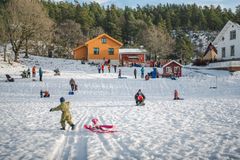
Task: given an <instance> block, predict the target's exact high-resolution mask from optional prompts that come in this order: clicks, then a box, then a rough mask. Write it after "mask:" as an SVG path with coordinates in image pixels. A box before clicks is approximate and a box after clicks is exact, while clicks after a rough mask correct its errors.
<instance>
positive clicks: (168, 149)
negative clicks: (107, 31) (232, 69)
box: [0, 56, 240, 160]
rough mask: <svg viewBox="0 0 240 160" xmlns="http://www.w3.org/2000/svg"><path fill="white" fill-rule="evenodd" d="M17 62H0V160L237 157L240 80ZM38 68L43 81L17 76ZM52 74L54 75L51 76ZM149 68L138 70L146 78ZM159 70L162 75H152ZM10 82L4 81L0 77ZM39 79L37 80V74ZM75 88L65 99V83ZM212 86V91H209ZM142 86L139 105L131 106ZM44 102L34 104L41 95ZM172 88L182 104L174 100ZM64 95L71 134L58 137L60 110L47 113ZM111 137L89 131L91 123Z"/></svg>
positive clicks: (203, 73) (216, 74) (202, 73)
mask: <svg viewBox="0 0 240 160" xmlns="http://www.w3.org/2000/svg"><path fill="white" fill-rule="evenodd" d="M20 60H21V64H13V65H12V66H11V65H8V64H6V63H4V62H3V61H2V57H1V59H0V79H1V80H0V101H1V103H0V116H1V117H2V120H1V122H0V125H1V129H0V135H1V136H0V141H1V145H0V152H1V155H0V157H1V159H81V160H82V159H90V160H91V159H92V160H94V159H130V160H131V159H143V160H145V159H240V132H239V130H240V120H239V117H240V108H239V106H240V100H239V95H240V85H239V80H240V74H239V73H235V74H234V75H231V74H229V73H228V72H227V71H214V70H203V69H199V70H195V69H184V70H183V75H184V76H183V77H181V78H179V79H177V80H176V81H174V80H170V79H166V78H160V79H150V80H149V81H145V80H143V79H140V68H137V71H138V75H137V76H138V78H137V79H134V76H133V69H134V68H127V67H122V68H121V70H122V75H123V76H125V77H127V78H126V79H118V78H117V76H118V73H113V69H112V70H111V73H107V69H105V72H106V73H104V74H102V73H101V74H99V73H97V67H96V66H89V65H88V64H81V63H80V61H73V60H64V59H54V58H44V57H36V56H31V57H30V59H23V58H21V59H20ZM33 65H36V66H37V68H39V67H42V68H43V71H44V74H43V82H40V81H32V80H31V79H21V78H20V76H19V75H20V73H21V71H22V70H24V69H27V68H28V67H30V68H31V67H32V66H33ZM56 68H59V70H60V72H61V76H54V72H53V70H54V69H56ZM151 70H152V68H145V73H146V72H150V71H151ZM158 70H159V71H160V72H162V69H161V68H160V69H158ZM7 73H8V74H10V75H12V77H14V78H15V82H13V83H10V82H5V81H4V79H5V74H7ZM37 78H38V76H37ZM70 78H74V79H75V81H76V83H77V84H78V87H79V90H78V91H77V92H75V95H68V91H69V90H70V86H69V80H70ZM210 87H217V89H209V88H210ZM139 88H141V89H142V91H143V93H144V94H145V96H146V105H145V106H142V107H139V106H138V107H137V106H135V101H134V94H135V93H136V92H137V90H138V89H139ZM41 89H43V90H49V92H50V94H51V97H50V98H40V95H39V92H40V90H41ZM174 89H177V90H178V91H179V93H180V97H183V98H184V100H183V101H173V100H172V99H173V91H174ZM62 96H64V97H65V99H66V100H67V101H70V103H71V113H72V116H73V121H74V123H75V124H76V130H75V131H71V130H70V129H68V130H67V131H60V130H59V128H60V123H59V120H60V116H61V113H60V112H49V110H50V108H52V107H55V106H57V105H58V104H59V98H60V97H62ZM94 117H96V118H98V119H99V120H100V123H102V124H114V125H115V126H116V127H117V130H118V132H116V133H108V134H97V133H92V132H90V131H88V130H86V129H84V128H83V125H84V124H90V123H91V119H92V118H94Z"/></svg>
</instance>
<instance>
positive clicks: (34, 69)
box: [32, 66, 36, 78]
mask: <svg viewBox="0 0 240 160" xmlns="http://www.w3.org/2000/svg"><path fill="white" fill-rule="evenodd" d="M35 76H36V66H33V67H32V77H33V78H35Z"/></svg>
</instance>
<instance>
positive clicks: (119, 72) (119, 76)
mask: <svg viewBox="0 0 240 160" xmlns="http://www.w3.org/2000/svg"><path fill="white" fill-rule="evenodd" d="M121 77H122V71H121V69H119V71H118V78H121Z"/></svg>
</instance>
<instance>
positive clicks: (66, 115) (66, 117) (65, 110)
mask: <svg viewBox="0 0 240 160" xmlns="http://www.w3.org/2000/svg"><path fill="white" fill-rule="evenodd" d="M60 103H61V104H60V105H59V106H57V107H55V108H51V109H50V112H53V111H62V116H61V120H60V123H61V126H62V128H61V130H65V129H66V128H65V127H66V124H65V122H66V121H67V123H68V124H69V125H70V126H71V127H72V130H74V129H75V125H74V124H73V122H72V115H71V113H70V111H69V108H70V102H65V99H64V97H61V98H60Z"/></svg>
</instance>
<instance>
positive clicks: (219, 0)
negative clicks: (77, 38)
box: [55, 0, 240, 11]
mask: <svg viewBox="0 0 240 160" xmlns="http://www.w3.org/2000/svg"><path fill="white" fill-rule="evenodd" d="M55 1H61V0H55ZM63 1H69V2H71V1H72V2H73V1H74V0H63ZM77 1H79V2H91V1H93V0H77ZM95 1H96V2H98V3H100V4H102V5H108V4H112V3H113V4H116V5H117V6H118V7H124V6H129V7H136V6H137V4H139V5H140V6H144V5H146V4H153V5H155V4H159V3H162V4H167V3H175V4H183V3H184V4H193V3H196V4H197V5H201V6H203V5H207V6H209V5H215V6H217V5H220V6H221V7H222V8H231V9H232V10H233V11H234V10H235V8H236V6H237V5H240V0H139V1H136V0H95Z"/></svg>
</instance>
